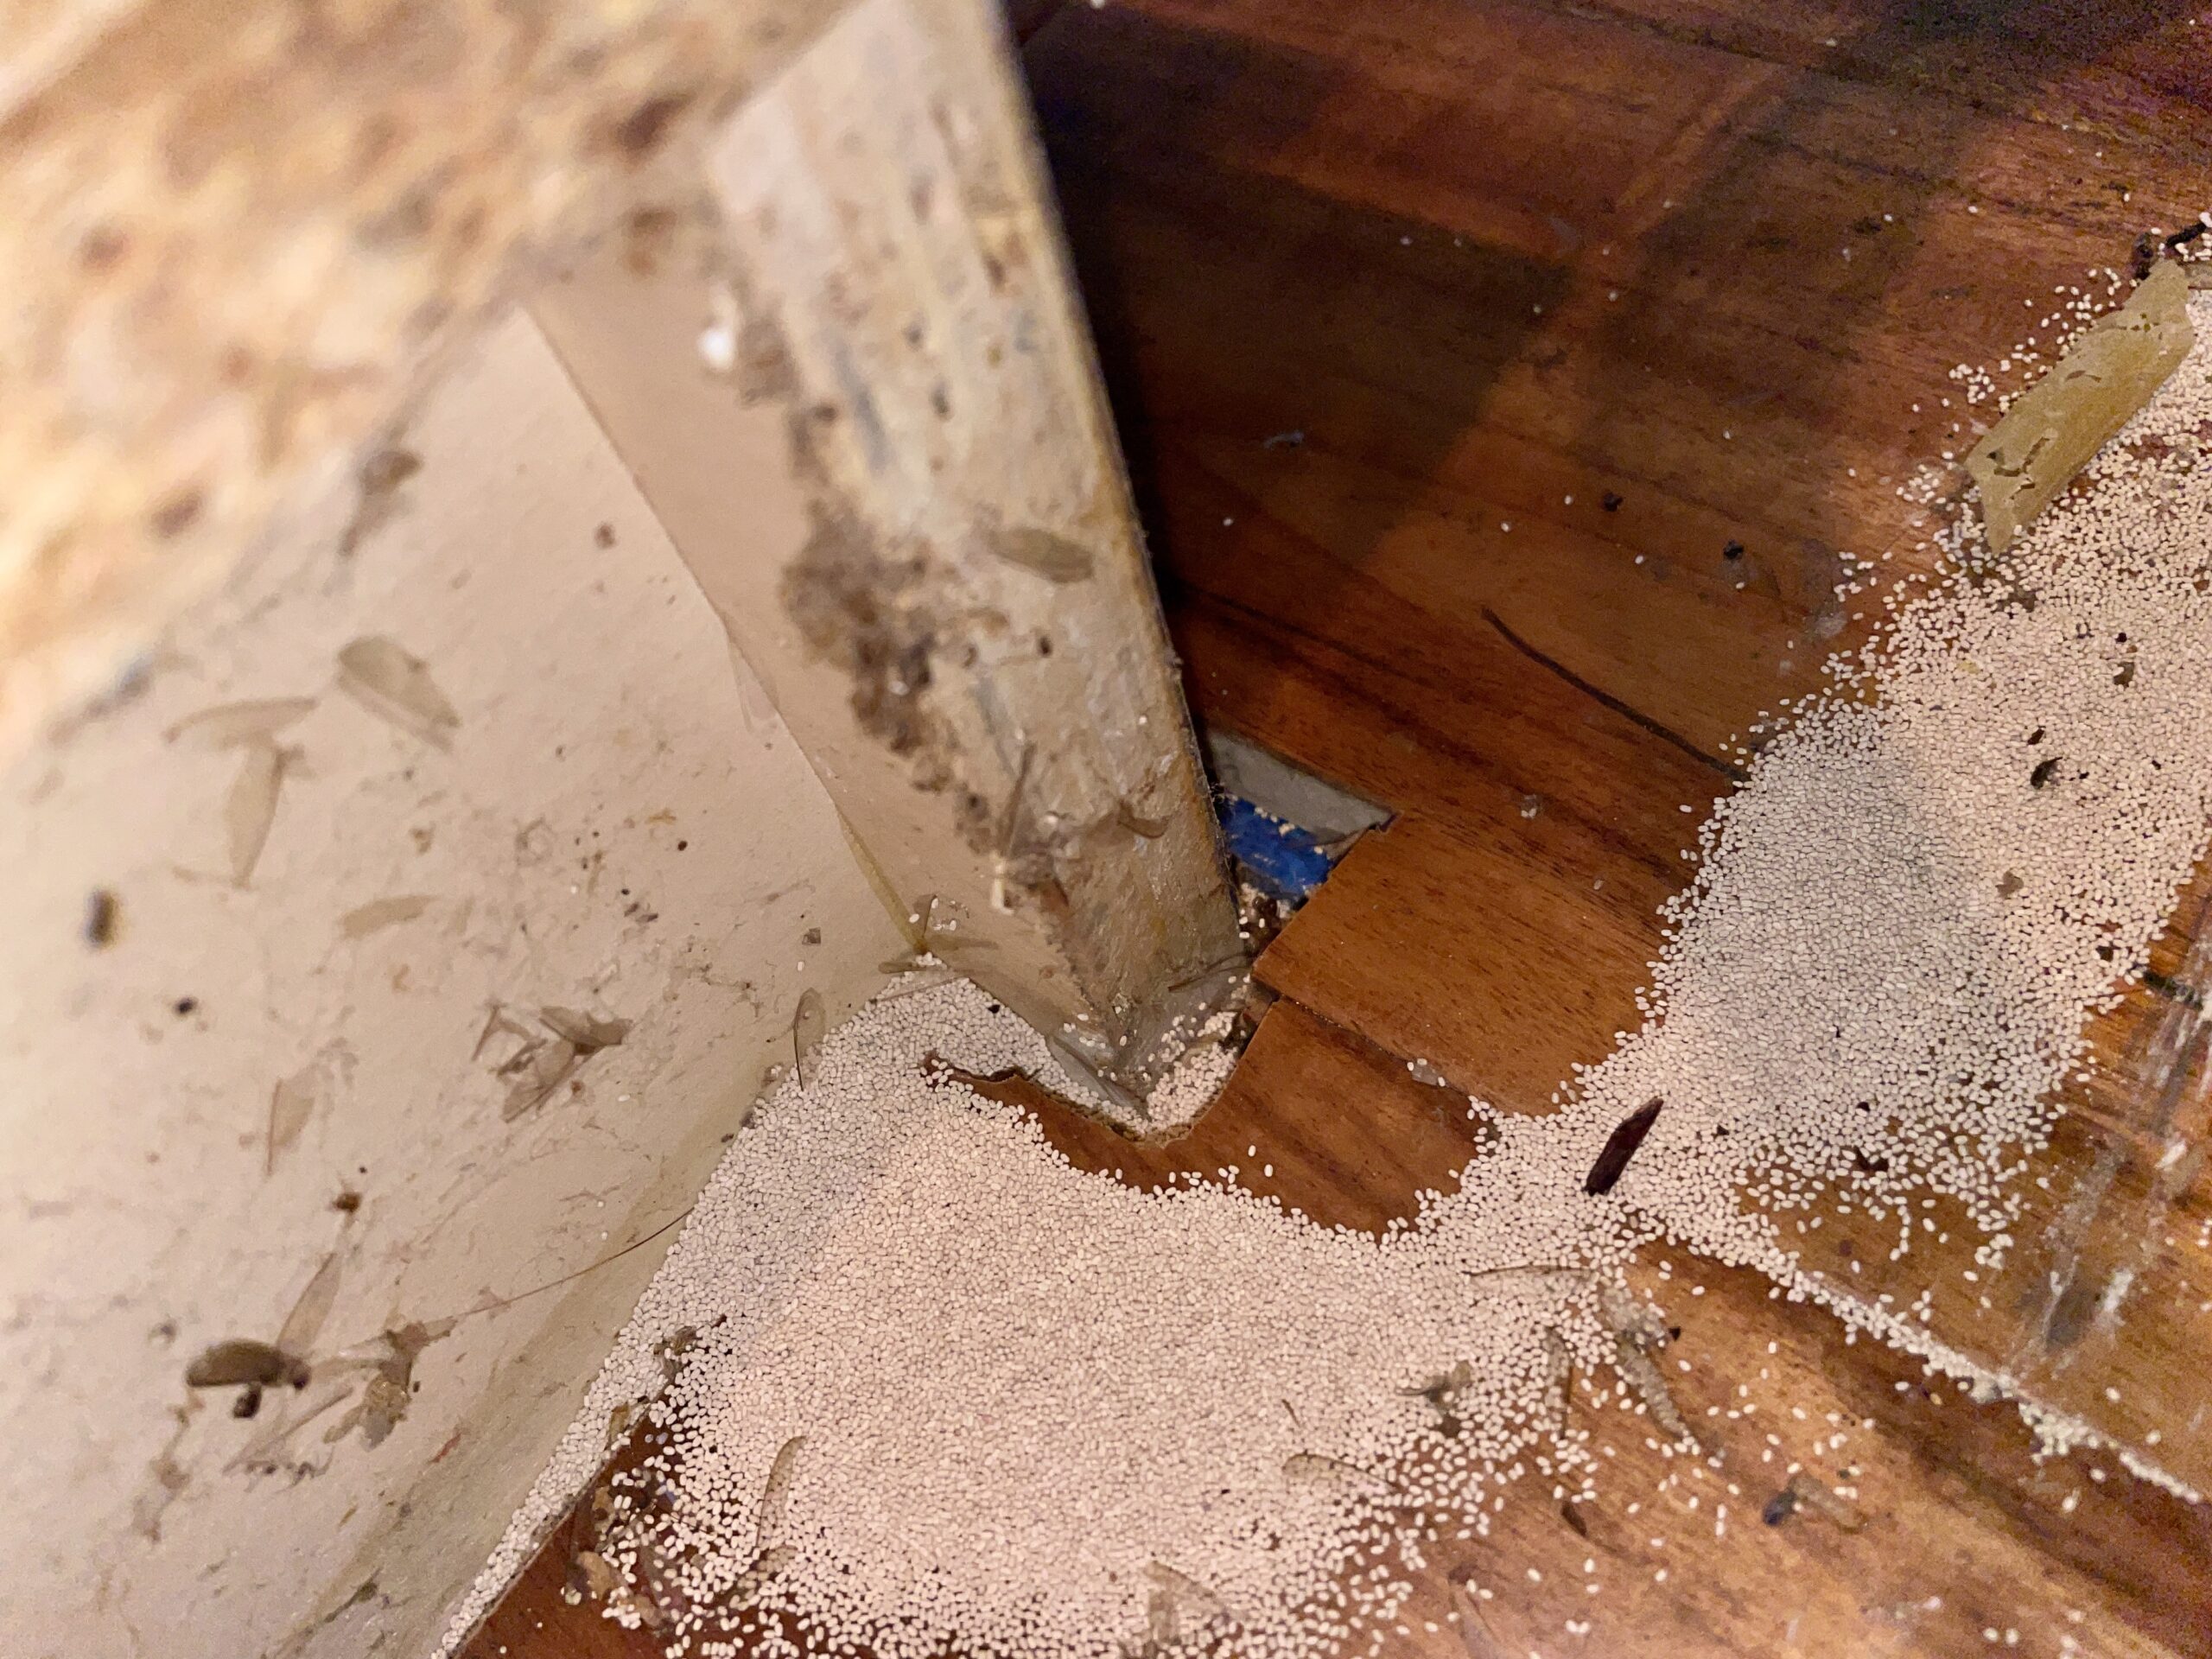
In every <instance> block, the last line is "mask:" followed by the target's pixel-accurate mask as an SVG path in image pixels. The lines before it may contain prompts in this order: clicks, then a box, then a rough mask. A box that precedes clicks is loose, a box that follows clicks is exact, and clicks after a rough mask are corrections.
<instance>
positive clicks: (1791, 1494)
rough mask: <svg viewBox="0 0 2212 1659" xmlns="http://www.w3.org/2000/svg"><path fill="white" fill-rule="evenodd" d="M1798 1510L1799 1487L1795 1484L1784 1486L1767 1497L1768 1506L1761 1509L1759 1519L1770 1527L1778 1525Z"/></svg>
mask: <svg viewBox="0 0 2212 1659" xmlns="http://www.w3.org/2000/svg"><path fill="white" fill-rule="evenodd" d="M1796 1512H1797V1489H1796V1487H1794V1486H1784V1487H1783V1489H1782V1490H1781V1491H1778V1492H1777V1493H1776V1494H1775V1495H1774V1496H1773V1497H1770V1498H1769V1499H1767V1501H1766V1507H1765V1508H1764V1509H1763V1510H1760V1511H1759V1519H1760V1520H1762V1521H1764V1522H1766V1523H1767V1525H1769V1526H1770V1527H1778V1526H1780V1525H1781V1524H1782V1523H1783V1522H1785V1521H1787V1520H1788V1519H1789V1517H1790V1516H1793V1515H1795V1514H1796Z"/></svg>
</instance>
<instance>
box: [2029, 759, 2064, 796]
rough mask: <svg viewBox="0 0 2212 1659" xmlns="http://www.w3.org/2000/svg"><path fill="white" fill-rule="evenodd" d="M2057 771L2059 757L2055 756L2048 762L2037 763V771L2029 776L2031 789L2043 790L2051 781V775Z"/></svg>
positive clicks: (2039, 761)
mask: <svg viewBox="0 0 2212 1659" xmlns="http://www.w3.org/2000/svg"><path fill="white" fill-rule="evenodd" d="M2057 770H2058V757H2057V756H2056V755H2055V754H2054V755H2052V756H2051V757H2050V759H2049V760H2038V761H2037V762H2036V769H2035V770H2034V771H2033V772H2030V773H2029V774H2028V787H2029V788H2030V789H2041V788H2042V787H2043V786H2044V785H2045V784H2047V783H2049V782H2050V777H2051V774H2052V773H2053V772H2056V771H2057Z"/></svg>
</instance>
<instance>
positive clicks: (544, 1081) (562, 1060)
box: [499, 1037, 576, 1123]
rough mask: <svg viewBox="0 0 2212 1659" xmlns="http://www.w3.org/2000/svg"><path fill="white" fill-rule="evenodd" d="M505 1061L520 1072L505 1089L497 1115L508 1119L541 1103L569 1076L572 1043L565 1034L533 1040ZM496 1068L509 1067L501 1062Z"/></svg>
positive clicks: (572, 1067) (573, 1052) (572, 1068)
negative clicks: (511, 1085) (531, 1044)
mask: <svg viewBox="0 0 2212 1659" xmlns="http://www.w3.org/2000/svg"><path fill="white" fill-rule="evenodd" d="M509 1065H510V1066H512V1069H513V1070H514V1071H518V1072H519V1073H520V1076H519V1077H518V1080H517V1081H516V1083H515V1084H514V1086H513V1087H512V1088H511V1089H509V1090H507V1098H506V1103H505V1104H504V1105H502V1106H501V1107H500V1108H499V1117H500V1121H501V1122H507V1123H512V1122H514V1121H515V1119H517V1118H518V1117H520V1116H523V1115H524V1113H525V1112H531V1111H534V1110H536V1109H537V1108H538V1107H540V1106H542V1105H543V1104H544V1103H545V1102H546V1100H547V1099H548V1098H549V1097H550V1096H551V1095H552V1093H553V1091H554V1090H556V1089H558V1088H559V1087H560V1086H561V1085H562V1084H564V1083H566V1082H567V1081H568V1080H569V1073H570V1072H572V1071H575V1069H576V1046H575V1044H574V1043H572V1042H570V1041H569V1039H567V1038H565V1037H563V1038H556V1039H554V1040H553V1041H551V1042H550V1043H537V1044H535V1045H533V1046H531V1047H529V1048H526V1049H524V1051H523V1052H521V1053H520V1054H519V1055H518V1056H516V1058H515V1060H514V1061H512V1062H510V1063H509ZM500 1070H501V1071H502V1072H503V1073H504V1072H506V1071H508V1070H509V1067H508V1066H502V1067H501V1068H500Z"/></svg>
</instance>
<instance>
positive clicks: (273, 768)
mask: <svg viewBox="0 0 2212 1659" xmlns="http://www.w3.org/2000/svg"><path fill="white" fill-rule="evenodd" d="M283 783H284V752H283V750H282V749H280V748H278V747H277V746H276V745H275V744H274V743H271V742H270V741H268V740H267V739H266V738H262V739H258V740H256V741H253V742H251V743H249V744H247V745H246V746H245V753H244V754H243V755H242V756H241V757H240V759H239V761H238V776H237V777H236V778H235V779H232V782H231V792H230V794H229V796H228V797H227V798H226V799H225V800H224V803H223V829H224V833H225V835H226V838H227V840H228V842H229V845H230V852H231V880H232V881H234V882H236V883H237V884H238V886H239V887H244V886H245V884H246V882H247V881H248V880H251V878H252V875H253V869H254V866H255V865H257V864H258V863H259V862H260V861H261V849H262V848H263V847H264V845H265V844H266V843H267V842H268V840H269V827H270V824H272V823H275V822H276V820H277V791H279V790H280V789H282V788H283Z"/></svg>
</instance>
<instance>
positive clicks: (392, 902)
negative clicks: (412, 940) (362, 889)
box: [338, 893, 430, 939]
mask: <svg viewBox="0 0 2212 1659" xmlns="http://www.w3.org/2000/svg"><path fill="white" fill-rule="evenodd" d="M429 907H430V895H429V893H400V894H397V896H395V897H393V898H390V899H371V900H369V902H368V903H367V904H365V905H359V906H355V907H354V908H353V909H352V910H349V911H347V912H346V913H345V915H343V916H341V917H340V918H339V919H338V931H340V933H342V934H344V935H345V936H346V938H349V939H365V938H368V937H369V935H370V934H372V933H374V932H378V931H380V930H382V929H384V928H387V927H397V926H398V925H399V924H400V923H402V922H411V921H413V920H414V919H415V918H416V917H417V916H420V915H421V914H422V913H423V912H424V911H426V910H428V909H429Z"/></svg>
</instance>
